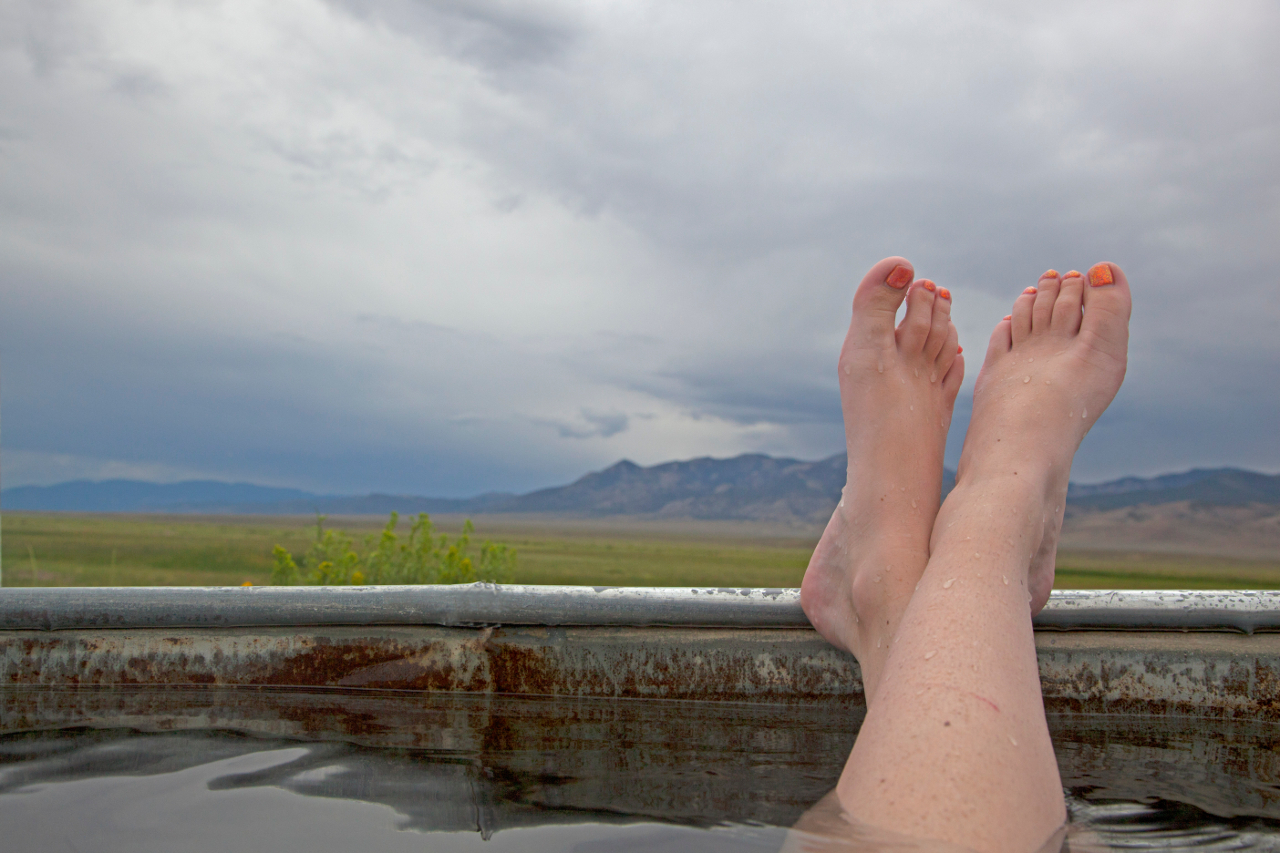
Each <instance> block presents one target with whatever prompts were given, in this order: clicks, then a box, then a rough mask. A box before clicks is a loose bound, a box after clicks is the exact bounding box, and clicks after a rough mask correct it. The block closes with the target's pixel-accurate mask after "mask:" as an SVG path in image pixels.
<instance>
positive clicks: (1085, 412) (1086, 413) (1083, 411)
mask: <svg viewBox="0 0 1280 853" xmlns="http://www.w3.org/2000/svg"><path fill="white" fill-rule="evenodd" d="M1080 417H1082V418H1087V417H1089V411H1088V410H1087V409H1081V410H1080Z"/></svg>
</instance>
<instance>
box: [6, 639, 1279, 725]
mask: <svg viewBox="0 0 1280 853" xmlns="http://www.w3.org/2000/svg"><path fill="white" fill-rule="evenodd" d="M1037 645H1038V647H1039V654H1040V668H1041V683H1042V686H1043V689H1044V695H1045V701H1046V705H1047V707H1048V708H1049V710H1051V711H1064V712H1089V713H1097V712H1103V713H1140V714H1161V715H1171V714H1178V715H1186V714H1190V715H1195V716H1200V717H1205V716H1208V717H1220V718H1227V719H1230V718H1249V719H1256V720H1272V721H1276V720H1280V635H1277V634H1256V635H1254V636H1251V637H1250V636H1244V635H1238V634H1210V633H1141V632H1119V633H1108V632H1079V633H1071V632H1043V633H1041V634H1038V635H1037ZM0 683H7V684H10V685H29V686H35V685H44V686H51V687H63V686H86V685H95V686H130V685H152V686H165V685H169V686H173V685H207V686H225V687H259V688H260V687H289V688H326V689H347V690H384V689H393V690H412V691H427V692H433V693H460V694H461V693H466V694H480V695H496V694H505V695H530V696H550V697H568V698H628V699H680V700H722V701H741V702H760V703H791V704H797V703H812V702H823V701H836V702H842V703H847V702H851V701H852V702H855V703H856V702H860V701H861V700H862V687H861V678H860V676H859V672H858V668H857V663H856V662H855V661H854V660H853V659H852V658H851V657H850V656H848V655H846V654H844V653H842V652H839V651H837V650H836V649H834V648H832V647H831V646H829V645H828V644H826V643H825V642H824V641H823V640H822V639H821V638H820V637H818V635H817V634H816V633H815V632H813V631H812V630H807V629H793V628H779V629H772V628H769V629H765V628H761V629H724V628H627V627H598V628H586V627H583V628H567V627H566V628H535V627H528V628H484V629H473V628H446V627H432V626H424V627H381V628H369V627H364V628H361V627H334V628H302V629H300V628H260V629H230V628H229V629H200V630H190V631H183V632H176V631H174V630H172V629H99V630H84V631H79V630H77V631H60V632H57V633H49V632H26V631H0Z"/></svg>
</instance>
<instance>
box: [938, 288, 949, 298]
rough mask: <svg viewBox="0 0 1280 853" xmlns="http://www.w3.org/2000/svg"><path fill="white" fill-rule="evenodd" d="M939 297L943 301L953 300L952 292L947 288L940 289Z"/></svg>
mask: <svg viewBox="0 0 1280 853" xmlns="http://www.w3.org/2000/svg"><path fill="white" fill-rule="evenodd" d="M938 295H939V296H941V297H942V298H943V299H950V298H951V291H950V290H947V289H946V288H945V287H939V288H938Z"/></svg>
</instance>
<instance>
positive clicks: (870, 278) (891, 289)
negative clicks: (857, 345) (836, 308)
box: [853, 257, 915, 335]
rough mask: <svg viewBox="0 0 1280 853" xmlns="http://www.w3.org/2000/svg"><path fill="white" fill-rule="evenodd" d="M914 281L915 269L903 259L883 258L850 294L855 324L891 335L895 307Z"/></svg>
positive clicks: (896, 308)
mask: <svg viewBox="0 0 1280 853" xmlns="http://www.w3.org/2000/svg"><path fill="white" fill-rule="evenodd" d="M914 279H915V269H914V268H913V267H912V266H911V262H910V261H908V260H907V259H906V258H899V257H892V258H885V259H884V260H882V261H880V262H878V263H877V264H876V265H875V266H873V267H872V268H871V269H870V270H868V271H867V274H866V276H864V277H863V279H862V283H861V284H859V285H858V290H857V292H856V293H854V295H853V319H854V323H855V324H858V323H859V322H860V321H861V322H862V323H864V324H865V325H866V327H867V329H866V330H867V331H869V332H878V333H880V334H888V335H892V334H893V328H894V319H895V317H896V316H897V313H898V306H900V305H901V304H902V300H903V298H905V297H906V295H907V288H908V285H910V284H911V282H912V281H913V280H914Z"/></svg>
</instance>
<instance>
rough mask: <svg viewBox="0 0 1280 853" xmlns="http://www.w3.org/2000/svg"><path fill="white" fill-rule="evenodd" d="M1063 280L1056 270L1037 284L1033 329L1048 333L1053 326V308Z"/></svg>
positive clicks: (1032, 310) (1033, 307)
mask: <svg viewBox="0 0 1280 853" xmlns="http://www.w3.org/2000/svg"><path fill="white" fill-rule="evenodd" d="M1061 284H1062V282H1061V280H1060V279H1059V278H1058V273H1057V271H1056V270H1049V271H1048V272H1046V273H1045V274H1044V275H1042V276H1040V280H1039V281H1038V282H1036V301H1035V304H1034V305H1033V306H1032V307H1031V329H1032V331H1036V332H1047V331H1049V329H1050V327H1051V326H1052V324H1053V306H1054V305H1055V304H1056V303H1057V301H1058V291H1059V290H1060V287H1061Z"/></svg>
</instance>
